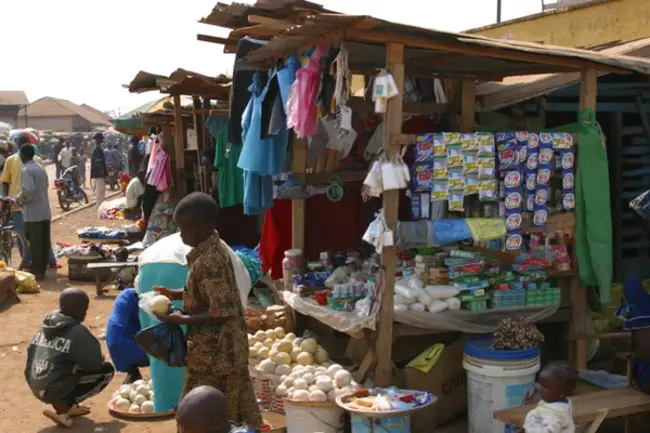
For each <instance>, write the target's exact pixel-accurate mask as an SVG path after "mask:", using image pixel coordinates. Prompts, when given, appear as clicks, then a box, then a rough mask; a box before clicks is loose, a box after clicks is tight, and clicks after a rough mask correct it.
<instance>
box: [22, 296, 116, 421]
mask: <svg viewBox="0 0 650 433" xmlns="http://www.w3.org/2000/svg"><path fill="white" fill-rule="evenodd" d="M89 303H90V300H89V298H88V295H87V294H86V293H85V292H84V291H82V290H80V289H74V288H68V289H65V290H64V291H63V292H61V295H60V296H59V311H57V312H54V313H52V314H50V315H48V316H47V317H46V318H45V319H44V320H43V325H42V327H41V330H40V331H39V332H38V333H37V334H36V335H35V336H34V338H32V342H31V343H30V345H29V348H28V350H27V365H26V367H25V378H26V379H27V383H28V384H29V387H30V388H31V390H32V392H33V393H34V395H35V396H36V398H38V399H39V400H41V401H42V402H44V403H48V404H51V405H52V407H53V408H54V410H51V409H46V410H44V411H43V415H45V416H46V417H48V418H50V419H51V420H52V421H54V422H56V423H57V424H59V425H61V426H63V427H70V426H71V425H72V417H75V416H82V415H87V414H88V413H90V408H89V407H87V406H84V405H81V404H79V403H81V402H82V401H84V400H86V399H88V398H90V397H93V396H95V395H97V394H99V392H100V391H102V390H103V389H104V388H106V386H107V385H108V384H109V383H110V381H111V379H113V376H114V375H115V369H114V368H113V366H112V365H111V364H110V363H108V362H105V361H104V357H103V355H102V350H101V347H100V344H99V341H98V340H97V339H96V338H95V337H94V336H93V335H92V334H91V333H90V331H89V330H88V329H87V328H86V327H85V326H83V325H82V324H81V322H83V321H84V319H85V318H86V313H87V312H88V305H89Z"/></svg>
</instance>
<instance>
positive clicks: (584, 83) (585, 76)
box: [570, 69, 598, 370]
mask: <svg viewBox="0 0 650 433" xmlns="http://www.w3.org/2000/svg"><path fill="white" fill-rule="evenodd" d="M597 89H598V76H597V75H596V71H595V70H592V69H589V70H586V71H583V72H582V74H581V80H580V109H581V110H582V109H585V108H592V109H594V110H595V109H596V96H597ZM579 163H580V143H578V164H579ZM579 223H580V222H579V221H578V224H579ZM573 248H574V251H573V255H574V257H576V251H575V250H576V248H577V247H576V246H574V247H573ZM578 266H579V265H578V263H577V261H576V267H578ZM577 274H578V275H579V272H578V273H577ZM570 299H571V326H570V327H571V335H572V336H573V338H574V339H575V340H574V341H573V343H574V344H573V345H574V351H573V360H572V361H573V363H574V366H575V367H576V368H577V369H578V370H582V369H585V368H587V346H588V340H587V315H588V314H589V307H588V305H587V288H586V287H585V286H584V285H583V284H582V283H581V282H580V277H579V276H575V277H574V279H573V281H572V282H571V295H570Z"/></svg>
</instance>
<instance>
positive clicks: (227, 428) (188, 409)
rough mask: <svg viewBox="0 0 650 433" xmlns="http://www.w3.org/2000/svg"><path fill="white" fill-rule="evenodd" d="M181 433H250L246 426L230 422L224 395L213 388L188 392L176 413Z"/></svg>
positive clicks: (204, 387)
mask: <svg viewBox="0 0 650 433" xmlns="http://www.w3.org/2000/svg"><path fill="white" fill-rule="evenodd" d="M176 425H177V427H178V432H179V433H248V432H251V433H252V432H253V431H254V430H249V429H248V428H247V427H246V426H232V425H230V423H229V422H228V405H227V404H226V397H224V395H223V393H222V392H221V391H219V390H218V389H216V388H213V387H211V386H199V387H197V388H194V389H193V390H191V391H190V392H188V393H187V394H186V395H185V397H183V399H182V400H181V402H180V403H179V405H178V410H177V411H176Z"/></svg>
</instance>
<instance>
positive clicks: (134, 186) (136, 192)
mask: <svg viewBox="0 0 650 433" xmlns="http://www.w3.org/2000/svg"><path fill="white" fill-rule="evenodd" d="M143 195H144V171H139V172H138V175H137V176H136V177H134V178H133V179H131V181H130V182H129V184H128V186H127V187H126V213H127V215H132V216H134V217H137V218H140V217H141V216H142V197H143Z"/></svg>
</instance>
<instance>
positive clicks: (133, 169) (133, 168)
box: [128, 135, 142, 179]
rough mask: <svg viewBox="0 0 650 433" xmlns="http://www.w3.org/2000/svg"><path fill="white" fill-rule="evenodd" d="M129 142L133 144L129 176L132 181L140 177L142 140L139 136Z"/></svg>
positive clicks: (130, 149)
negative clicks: (140, 147)
mask: <svg viewBox="0 0 650 433" xmlns="http://www.w3.org/2000/svg"><path fill="white" fill-rule="evenodd" d="M129 142H130V143H131V146H129V153H128V163H129V175H131V179H133V178H135V177H136V176H137V175H138V171H139V170H140V164H141V163H142V155H140V149H139V148H138V145H139V144H140V138H139V137H138V136H137V135H134V136H133V137H131V138H130V140H129Z"/></svg>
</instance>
